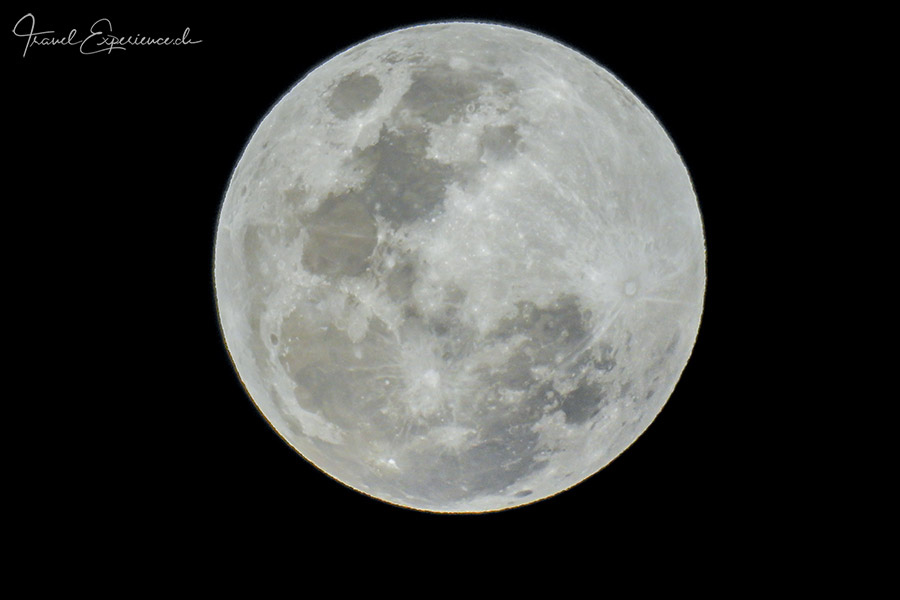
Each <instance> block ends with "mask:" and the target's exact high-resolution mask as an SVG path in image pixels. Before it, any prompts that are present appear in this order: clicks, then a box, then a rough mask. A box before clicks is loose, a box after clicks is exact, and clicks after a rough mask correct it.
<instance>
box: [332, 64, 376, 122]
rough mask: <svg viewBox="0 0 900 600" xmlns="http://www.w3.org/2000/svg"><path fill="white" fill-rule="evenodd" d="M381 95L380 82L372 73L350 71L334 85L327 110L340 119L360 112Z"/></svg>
mask: <svg viewBox="0 0 900 600" xmlns="http://www.w3.org/2000/svg"><path fill="white" fill-rule="evenodd" d="M380 95H381V84H380V83H378V78H377V77H375V76H374V75H360V74H359V73H351V74H350V75H347V76H346V77H344V78H343V79H342V80H341V81H340V83H338V84H337V86H335V88H334V91H332V92H331V97H330V98H329V99H328V110H330V111H331V112H332V114H334V116H336V117H338V118H340V119H347V118H349V117H352V116H353V115H355V114H356V113H360V112H362V111H364V110H366V109H367V108H369V107H370V106H372V104H373V103H374V102H375V100H376V99H377V98H378V96H380Z"/></svg>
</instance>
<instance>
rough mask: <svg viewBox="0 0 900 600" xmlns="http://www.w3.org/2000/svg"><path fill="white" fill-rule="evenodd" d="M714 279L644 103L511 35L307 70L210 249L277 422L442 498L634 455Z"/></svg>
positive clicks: (338, 461)
mask: <svg viewBox="0 0 900 600" xmlns="http://www.w3.org/2000/svg"><path fill="white" fill-rule="evenodd" d="M705 279H706V275H705V246H704V239H703V230H702V224H701V218H700V212H699V209H698V205H697V201H696V197H695V195H694V192H693V188H692V185H691V182H690V178H689V176H688V173H687V170H686V168H685V166H684V164H683V162H682V160H681V158H680V157H679V155H678V153H677V151H676V149H675V147H674V145H673V143H672V141H671V140H670V139H669V137H668V135H667V134H666V132H665V131H664V129H663V128H662V127H661V126H660V124H659V123H658V122H657V120H656V119H655V118H654V116H653V115H652V114H651V113H650V111H649V110H648V109H647V108H646V107H645V106H644V105H643V104H642V103H641V102H640V100H639V99H638V98H636V97H635V95H634V94H633V93H632V92H631V91H629V90H628V89H627V88H626V87H625V86H624V85H623V84H622V83H621V82H619V81H618V80H617V79H616V78H615V77H614V76H613V75H612V74H610V73H609V72H608V71H606V70H605V69H603V68H602V67H600V66H598V65H597V64H595V63H594V62H592V61H591V60H590V59H588V58H586V57H585V56H583V55H582V54H579V53H578V52H576V51H574V50H572V49H570V48H568V47H566V46H564V45H562V44H560V43H558V42H556V41H554V40H552V39H548V38H546V37H543V36H541V35H538V34H535V33H532V32H529V31H524V30H520V29H515V28H510V27H506V26H501V25H496V24H480V23H436V24H428V25H421V26H416V27H411V28H408V29H401V30H397V31H392V32H390V33H387V34H385V35H381V36H379V37H375V38H372V39H369V40H367V41H364V42H362V43H361V44H359V45H357V46H354V47H352V48H350V49H348V50H346V51H344V52H343V53H341V54H339V55H337V56H335V57H333V58H332V59H330V60H328V61H327V62H325V63H324V64H322V65H321V66H319V67H318V68H316V69H315V70H313V71H312V72H311V73H309V74H308V75H307V76H306V77H304V78H303V79H302V80H301V81H300V82H299V83H298V84H296V86H295V87H294V88H293V89H291V90H290V92H288V93H287V94H286V95H285V96H284V97H282V98H281V99H280V100H279V101H278V102H277V104H276V105H275V106H274V107H273V108H272V109H271V111H270V112H269V113H268V114H267V115H266V116H265V118H264V119H263V120H262V121H261V122H260V124H259V126H258V128H257V130H256V131H255V133H254V134H253V136H252V137H251V138H250V140H249V142H248V143H247V146H246V147H245V149H244V152H243V155H242V156H241V158H240V160H239V162H238V163H237V166H236V168H235V170H234V173H233V175H232V179H231V182H230V185H229V187H228V190H227V193H226V195H225V199H224V202H223V205H222V207H221V212H220V215H219V224H218V230H217V237H216V247H215V290H216V297H217V304H218V311H219V317H220V320H221V326H222V331H223V334H224V338H225V342H226V345H227V347H228V350H229V353H230V355H231V357H232V360H233V362H234V365H235V367H236V369H237V372H238V374H239V376H240V379H241V380H242V382H243V384H244V386H245V388H246V390H247V392H248V393H249V395H250V396H251V398H252V399H253V401H254V402H255V403H256V405H257V407H258V408H259V410H260V411H261V413H262V414H263V416H264V417H265V418H266V419H267V420H268V422H269V423H270V424H271V425H272V427H273V428H274V429H275V430H276V431H277V432H278V434H279V435H281V437H283V438H284V440H286V441H287V442H288V443H289V444H290V445H291V446H292V447H293V448H294V449H296V450H297V451H298V452H299V453H300V454H301V455H302V456H303V457H305V458H306V459H307V460H309V461H310V462H312V463H313V464H314V465H316V466H317V467H318V468H320V469H321V470H322V471H324V472H325V473H327V474H329V475H330V476H332V477H334V478H335V479H337V480H339V481H340V482H342V483H344V484H346V485H347V486H350V487H351V488H353V489H355V490H358V491H360V492H362V493H365V494H367V495H369V496H372V497H375V498H378V499H381V500H384V501H386V502H389V503H392V504H397V505H401V506H405V507H411V508H415V509H419V510H425V511H435V512H483V511H492V510H500V509H505V508H509V507H513V506H517V505H520V504H525V503H530V502H533V501H536V500H539V499H542V498H546V497H548V496H551V495H554V494H556V493H558V492H560V491H562V490H565V489H567V488H569V487H571V486H573V485H574V484H576V483H578V482H580V481H582V480H584V479H585V478H587V477H589V476H591V475H592V474H594V473H596V472H597V471H598V470H600V469H601V468H603V467H604V466H605V465H607V464H608V463H609V462H610V461H611V460H613V459H614V458H615V457H616V456H618V455H619V454H620V453H621V452H622V451H623V450H625V449H626V448H627V447H628V446H629V445H630V444H631V443H632V442H633V441H634V440H635V439H636V438H637V437H638V436H639V435H640V434H641V433H642V432H643V431H644V430H645V429H646V428H647V427H648V426H649V425H650V423H651V421H652V420H653V419H654V418H655V417H656V415H657V414H658V413H659V411H660V410H661V409H662V407H663V405H664V404H665V402H666V400H667V399H668V398H669V396H670V394H671V393H672V390H673V389H674V387H675V384H676V382H677V381H678V378H679V377H680V375H681V372H682V370H683V369H684V367H685V365H686V363H687V361H688V358H689V356H690V354H691V350H692V347H693V344H694V340H695V338H696V335H697V330H698V327H699V324H700V317H701V313H702V305H703V295H704V288H705ZM289 475H290V474H287V473H286V474H285V476H289Z"/></svg>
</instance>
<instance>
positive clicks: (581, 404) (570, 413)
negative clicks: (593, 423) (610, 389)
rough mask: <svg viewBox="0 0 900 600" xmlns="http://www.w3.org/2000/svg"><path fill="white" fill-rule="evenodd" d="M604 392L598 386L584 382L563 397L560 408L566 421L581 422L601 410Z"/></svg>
mask: <svg viewBox="0 0 900 600" xmlns="http://www.w3.org/2000/svg"><path fill="white" fill-rule="evenodd" d="M602 401H603V392H602V391H601V390H600V389H599V388H598V387H596V386H594V385H590V384H586V383H582V384H581V385H580V386H579V387H578V388H576V389H575V391H573V392H570V393H568V394H566V395H565V396H563V397H562V399H561V401H560V409H562V411H563V413H565V415H566V423H574V424H581V423H584V422H585V421H587V420H588V419H590V418H591V417H593V416H594V415H596V414H597V413H598V412H600V403H601V402H602Z"/></svg>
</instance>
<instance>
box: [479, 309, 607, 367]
mask: <svg viewBox="0 0 900 600" xmlns="http://www.w3.org/2000/svg"><path fill="white" fill-rule="evenodd" d="M516 309H517V313H516V315H515V316H513V317H510V318H507V319H504V320H503V321H501V323H500V325H499V327H498V328H497V330H496V331H495V332H494V334H493V335H494V336H495V337H497V338H499V339H504V340H505V339H509V338H511V337H512V336H515V335H520V334H521V335H524V336H525V337H526V338H527V339H528V341H527V342H526V351H527V352H528V354H529V355H530V356H531V357H532V358H533V359H534V362H535V364H546V365H549V364H551V363H553V362H555V358H556V356H557V355H558V354H560V353H562V354H563V355H568V354H572V353H575V352H577V351H579V350H580V349H582V345H583V343H584V342H585V341H586V340H587V338H588V336H589V335H590V323H589V320H590V314H589V313H587V312H586V311H583V310H582V309H581V305H580V304H579V302H578V298H577V297H575V296H571V295H565V296H561V297H559V298H557V299H556V300H554V301H553V302H551V303H550V304H549V305H547V306H538V305H536V304H535V303H533V302H530V301H527V300H526V301H523V302H518V303H517V304H516Z"/></svg>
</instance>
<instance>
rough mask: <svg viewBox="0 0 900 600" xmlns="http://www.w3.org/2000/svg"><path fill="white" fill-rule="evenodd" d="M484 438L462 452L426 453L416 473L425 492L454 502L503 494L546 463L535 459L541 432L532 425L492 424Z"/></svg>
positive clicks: (483, 435)
mask: <svg viewBox="0 0 900 600" xmlns="http://www.w3.org/2000/svg"><path fill="white" fill-rule="evenodd" d="M482 439H483V441H482V442H481V443H479V444H476V445H475V446H473V447H471V448H468V449H466V450H464V451H462V452H460V453H456V452H442V453H440V454H434V453H430V452H429V453H426V454H425V455H423V456H422V457H421V458H422V463H421V464H420V468H421V469H422V470H421V471H420V472H419V473H418V474H416V477H417V479H418V478H421V480H419V481H418V482H417V483H418V484H419V486H420V489H421V492H422V493H423V495H425V496H427V497H428V498H429V499H430V500H431V501H433V502H453V501H456V500H463V499H466V498H471V497H473V496H479V495H485V494H497V493H502V492H503V490H505V489H506V488H508V487H509V486H511V485H513V484H514V483H515V482H517V481H519V480H520V479H521V478H523V477H525V476H527V475H530V474H532V473H534V472H535V471H537V470H539V469H541V468H543V467H545V466H546V462H540V461H537V460H535V450H536V447H537V441H538V435H537V434H536V433H534V432H533V431H531V427H530V425H528V424H513V425H504V426H499V425H497V426H496V427H493V428H491V427H488V428H486V430H485V431H484V432H483V433H482ZM419 486H417V487H419Z"/></svg>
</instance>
